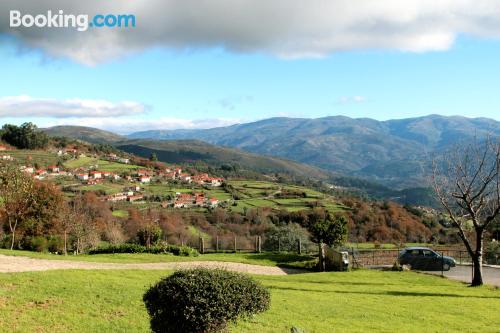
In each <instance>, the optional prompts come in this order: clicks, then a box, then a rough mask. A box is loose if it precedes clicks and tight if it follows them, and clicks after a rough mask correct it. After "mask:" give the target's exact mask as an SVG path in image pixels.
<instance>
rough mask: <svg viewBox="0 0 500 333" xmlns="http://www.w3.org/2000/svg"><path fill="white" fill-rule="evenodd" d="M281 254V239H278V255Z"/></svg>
mask: <svg viewBox="0 0 500 333" xmlns="http://www.w3.org/2000/svg"><path fill="white" fill-rule="evenodd" d="M279 252H281V238H278V253H279Z"/></svg>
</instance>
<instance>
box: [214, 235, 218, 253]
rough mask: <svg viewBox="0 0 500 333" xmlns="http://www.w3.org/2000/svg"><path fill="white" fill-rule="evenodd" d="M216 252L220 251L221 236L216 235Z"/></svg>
mask: <svg viewBox="0 0 500 333" xmlns="http://www.w3.org/2000/svg"><path fill="white" fill-rule="evenodd" d="M215 252H219V236H215Z"/></svg>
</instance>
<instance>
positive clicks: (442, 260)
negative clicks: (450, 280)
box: [441, 252, 444, 276]
mask: <svg viewBox="0 0 500 333" xmlns="http://www.w3.org/2000/svg"><path fill="white" fill-rule="evenodd" d="M443 266H444V253H443V252H441V276H444V267H443Z"/></svg>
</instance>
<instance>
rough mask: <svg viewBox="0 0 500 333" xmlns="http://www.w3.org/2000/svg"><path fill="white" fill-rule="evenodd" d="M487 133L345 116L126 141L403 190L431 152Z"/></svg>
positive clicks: (462, 121)
mask: <svg viewBox="0 0 500 333" xmlns="http://www.w3.org/2000/svg"><path fill="white" fill-rule="evenodd" d="M487 134H492V135H494V136H499V135H500V123H499V122H497V121H495V120H492V119H487V118H466V117H459V116H454V117H444V116H439V115H430V116H425V117H419V118H409V119H399V120H388V121H377V120H373V119H368V118H359V119H353V118H349V117H344V116H336V117H325V118H318V119H306V118H270V119H266V120H261V121H257V122H252V123H247V124H239V125H233V126H228V127H220V128H212V129H203V130H165V131H145V132H136V133H133V134H131V135H129V137H130V138H149V139H156V140H159V139H160V140H179V139H183V140H184V139H197V140H202V141H205V142H208V143H211V144H216V145H223V146H229V147H236V148H239V149H242V150H245V151H248V152H253V153H258V154H265V155H270V156H277V157H281V158H286V159H291V160H294V161H297V162H301V163H305V164H309V165H314V166H317V167H320V168H322V169H326V170H332V171H337V172H339V173H342V174H347V175H350V176H357V177H364V178H368V179H371V180H374V181H378V182H382V183H383V184H386V185H388V186H396V187H398V188H405V187H417V186H422V184H423V183H422V182H423V181H424V179H425V177H426V174H427V173H426V169H427V168H428V161H429V160H430V155H431V154H432V153H433V152H436V151H442V150H444V149H447V148H450V147H452V146H453V145H454V144H458V143H460V142H462V141H467V140H471V139H473V138H474V136H477V137H479V138H481V137H484V136H486V135H487Z"/></svg>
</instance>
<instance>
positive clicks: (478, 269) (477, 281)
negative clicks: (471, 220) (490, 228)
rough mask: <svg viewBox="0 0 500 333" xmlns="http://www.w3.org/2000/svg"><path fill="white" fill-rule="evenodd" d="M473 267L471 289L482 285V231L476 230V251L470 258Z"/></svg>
mask: <svg viewBox="0 0 500 333" xmlns="http://www.w3.org/2000/svg"><path fill="white" fill-rule="evenodd" d="M472 264H473V265H474V270H473V276H472V283H471V286H472V287H476V286H482V285H483V231H482V230H476V251H475V253H474V255H473V256H472Z"/></svg>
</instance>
